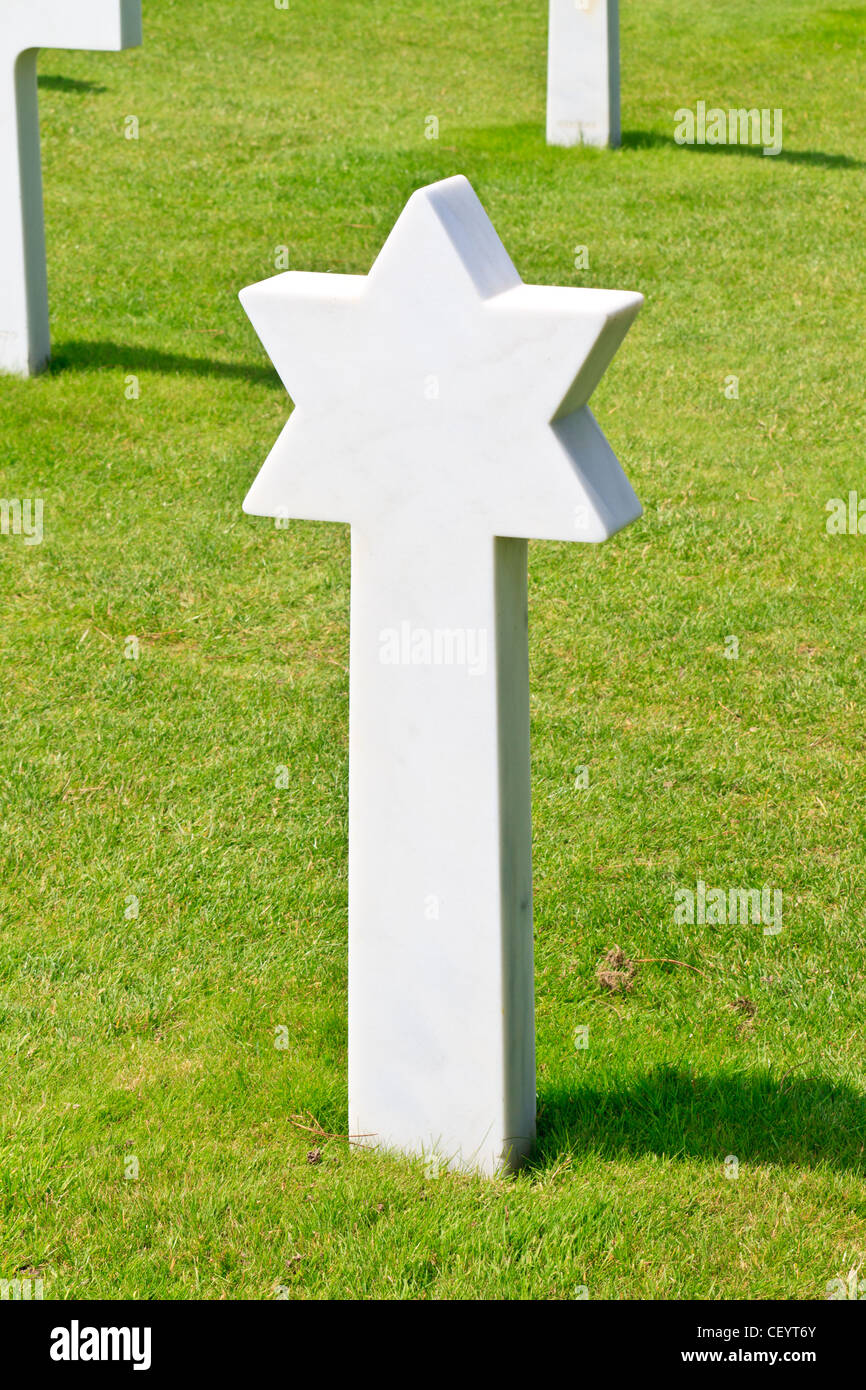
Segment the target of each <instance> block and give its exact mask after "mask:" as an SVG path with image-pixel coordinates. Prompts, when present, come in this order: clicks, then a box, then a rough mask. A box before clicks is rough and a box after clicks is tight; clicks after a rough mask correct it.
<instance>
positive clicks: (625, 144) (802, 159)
mask: <svg viewBox="0 0 866 1390" xmlns="http://www.w3.org/2000/svg"><path fill="white" fill-rule="evenodd" d="M622 148H623V149H624V150H654V149H674V150H677V151H679V152H680V153H681V154H683V155H686V156H688V155H695V154H696V155H707V156H713V157H715V156H724V155H735V156H744V157H745V158H747V159H749V158H751V159H763V160H766V162H767V163H772V162H774V161H779V162H780V163H782V164H811V165H813V166H815V167H816V168H823V169H866V161H864V160H862V159H854V158H853V157H852V156H851V155H847V154H826V153H824V152H823V151H822V150H786V149H785V148H784V147H783V148H782V149H781V150H780V151H779V153H778V154H773V155H765V154H764V151H763V148H762V146H761V145H698V144H694V145H678V144H677V142H676V140H675V139H674V137H673V135H662V134H661V132H660V131H657V130H624V131H623V133H622Z"/></svg>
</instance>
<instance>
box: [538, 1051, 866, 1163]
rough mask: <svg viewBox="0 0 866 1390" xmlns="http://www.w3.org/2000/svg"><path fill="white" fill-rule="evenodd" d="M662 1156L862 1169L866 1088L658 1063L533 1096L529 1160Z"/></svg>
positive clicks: (814, 1079)
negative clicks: (534, 1137)
mask: <svg viewBox="0 0 866 1390" xmlns="http://www.w3.org/2000/svg"><path fill="white" fill-rule="evenodd" d="M588 1150H589V1151H593V1152H596V1153H598V1154H599V1155H600V1156H602V1157H604V1158H615V1157H618V1156H621V1155H632V1156H638V1155H641V1154H658V1155H659V1156H664V1157H667V1158H703V1159H707V1158H711V1159H713V1160H715V1161H716V1162H718V1163H719V1164H720V1165H721V1164H723V1163H724V1161H725V1159H726V1157H727V1156H728V1155H729V1154H733V1155H735V1156H736V1157H737V1159H738V1160H739V1162H740V1165H741V1166H742V1165H744V1164H754V1163H783V1164H797V1165H799V1166H803V1167H809V1166H815V1165H817V1164H819V1163H827V1164H829V1165H830V1166H831V1167H833V1168H841V1169H848V1170H852V1169H857V1170H859V1171H861V1172H866V1096H864V1095H863V1094H862V1093H860V1092H858V1091H856V1090H855V1089H854V1088H853V1087H851V1086H847V1085H837V1084H834V1083H833V1082H831V1081H828V1080H827V1079H826V1078H824V1077H819V1076H800V1077H794V1076H787V1077H783V1078H781V1079H779V1080H774V1079H773V1078H772V1077H771V1076H768V1075H765V1074H758V1075H756V1074H754V1073H752V1074H744V1075H739V1076H734V1075H727V1076H726V1075H701V1074H699V1073H692V1072H688V1071H683V1070H678V1069H677V1068H676V1067H665V1066H661V1067H656V1068H654V1069H653V1070H652V1071H649V1072H647V1073H646V1074H645V1075H642V1076H638V1077H635V1078H633V1079H632V1080H630V1081H629V1082H628V1083H626V1084H625V1085H621V1086H617V1085H616V1083H613V1084H612V1085H611V1086H610V1088H605V1089H601V1088H598V1089H595V1088H592V1087H588V1086H587V1087H583V1086H575V1087H573V1088H571V1087H568V1088H567V1087H553V1088H551V1089H550V1090H549V1091H545V1092H542V1093H541V1095H540V1097H539V1113H538V1143H537V1146H536V1151H535V1156H534V1159H533V1165H532V1166H533V1167H540V1166H544V1165H545V1164H547V1163H553V1162H555V1161H556V1160H557V1159H558V1158H561V1157H562V1156H563V1154H565V1153H567V1152H570V1151H574V1152H582V1151H588Z"/></svg>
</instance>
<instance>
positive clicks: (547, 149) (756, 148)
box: [407, 122, 866, 177]
mask: <svg viewBox="0 0 866 1390" xmlns="http://www.w3.org/2000/svg"><path fill="white" fill-rule="evenodd" d="M451 138H452V139H453V141H454V142H455V143H454V144H453V145H451V144H445V143H443V145H442V147H441V150H434V151H433V152H432V155H431V158H437V157H438V158H439V159H440V161H441V163H442V166H443V167H445V166H446V165H447V160H446V159H445V158H444V156H445V155H446V154H451V155H452V156H453V155H455V154H456V155H462V154H466V155H481V156H484V155H487V156H495V157H496V158H497V159H500V160H502V159H509V158H511V159H520V160H524V159H529V158H531V159H533V160H534V161H535V162H536V163H537V162H538V161H539V160H542V159H543V160H546V161H548V162H549V163H550V164H551V166H552V167H558V166H559V165H561V164H562V163H563V162H570V163H571V164H574V163H575V162H579V161H581V160H592V159H604V158H607V156H608V155H609V154H610V151H608V150H602V149H597V148H596V147H595V146H594V145H571V146H568V147H566V146H562V145H548V144H546V143H545V138H544V128H543V125H540V124H537V123H535V122H523V123H521V124H519V125H501V126H458V127H457V128H456V129H455V130H454V131H453V132H452V136H451ZM622 149H623V150H676V152H677V153H678V154H681V155H683V156H684V157H688V156H689V155H706V156H708V157H712V156H714V155H736V156H741V157H742V156H744V157H746V158H751V159H755V158H757V159H763V160H766V161H767V162H768V163H770V162H772V161H773V160H780V161H781V162H782V163H783V164H807V165H812V166H813V167H814V168H823V169H866V161H864V160H862V159H855V158H854V157H853V156H851V155H847V154H824V153H822V151H820V150H786V149H784V148H783V149H782V150H780V151H779V153H778V154H777V155H765V154H764V150H763V146H761V145H678V144H677V142H676V140H675V139H674V137H673V135H672V134H671V135H664V134H662V133H661V132H660V131H657V130H624V131H623V134H622ZM408 157H409V152H407V158H408ZM451 163H452V164H453V159H452V160H451ZM434 177H435V175H434Z"/></svg>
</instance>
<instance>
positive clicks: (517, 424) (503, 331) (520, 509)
mask: <svg viewBox="0 0 866 1390" xmlns="http://www.w3.org/2000/svg"><path fill="white" fill-rule="evenodd" d="M240 298H241V302H242V303H243V306H244V308H245V310H246V312H247V314H248V315H249V317H250V319H251V321H252V323H253V326H254V328H255V329H256V332H257V333H258V335H259V337H260V338H261V340H262V343H263V345H264V347H265V349H266V351H267V352H268V353H269V355H270V357H271V360H272V361H273V363H274V365H275V367H276V368H277V371H278V372H279V374H280V377H281V378H282V380H283V383H284V384H285V387H286V389H287V391H288V392H289V394H290V395H291V397H292V399H293V401H294V402H295V409H294V411H293V413H292V415H291V417H290V419H289V422H288V424H287V425H286V426H285V428H284V430H283V432H282V434H281V435H280V438H279V439H278V441H277V443H276V444H275V446H274V448H273V449H272V451H271V453H270V455H269V457H268V459H267V460H266V462H265V464H264V466H263V467H262V470H261V472H260V473H259V475H258V477H257V478H256V480H255V482H254V483H253V486H252V488H251V489H250V491H249V494H248V495H247V498H246V500H245V502H244V510H245V511H247V512H252V513H253V514H255V515H258V516H284V517H296V518H299V519H307V520H320V521H343V522H351V523H353V524H358V525H362V526H364V525H370V526H373V527H376V528H381V527H382V526H383V524H384V525H386V526H391V525H394V524H397V525H400V524H401V523H409V522H411V523H413V524H416V525H417V524H418V523H419V522H421V523H423V524H424V525H425V526H429V527H431V528H433V527H435V528H443V527H445V528H447V527H452V528H453V527H454V526H455V525H456V524H459V525H460V526H461V527H463V528H464V529H469V530H475V531H478V532H483V533H486V534H488V535H495V536H516V537H521V538H523V537H527V538H528V537H537V538H539V539H549V540H582V541H600V540H604V539H605V538H606V537H607V536H610V535H612V534H613V532H614V531H617V530H619V528H620V527H622V526H625V525H626V524H627V523H628V522H630V521H633V520H635V518H636V517H638V516H640V514H641V507H640V503H639V502H638V500H637V498H636V497H635V495H634V493H633V491H632V489H631V486H630V484H629V482H628V480H627V478H626V477H625V474H624V473H623V471H622V469H621V468H620V466H619V463H618V462H617V460H616V458H615V456H614V454H613V452H612V451H611V449H610V447H609V445H608V444H607V441H606V440H605V438H604V436H603V435H602V433H601V431H600V429H599V428H598V425H597V424H596V422H595V419H594V417H593V415H592V413H591V412H590V410H589V408H588V406H587V401H588V400H589V398H590V395H591V394H592V392H593V390H594V389H595V387H596V385H597V384H598V382H599V380H600V379H601V377H602V375H603V373H604V370H605V368H606V367H607V364H608V362H609V361H610V360H611V358H612V357H613V355H614V353H615V352H616V350H617V348H618V347H619V344H620V343H621V342H622V339H623V337H624V336H625V333H626V331H627V330H628V327H629V325H630V324H631V322H632V320H633V318H634V317H635V315H636V313H637V311H638V309H639V308H640V305H641V303H642V302H643V299H642V296H641V295H639V294H632V293H619V292H614V291H608V290H594V289H576V288H568V289H564V288H556V287H547V286H540V285H524V284H523V282H522V281H521V279H520V276H519V275H518V273H517V271H516V270H515V268H514V265H513V264H512V262H511V260H510V258H509V256H508V253H507V251H506V250H505V248H504V246H503V245H502V242H501V241H500V240H499V237H498V236H497V234H496V231H495V229H494V227H493V225H492V223H491V222H490V219H489V218H488V216H487V214H486V213H485V211H484V209H483V207H482V206H481V203H480V202H479V200H478V198H477V197H476V195H475V192H474V190H473V189H472V187H471V185H470V184H469V182H468V181H467V180H466V179H465V178H463V177H462V176H458V177H456V178H450V179H445V180H444V181H443V182H441V183H435V184H431V185H430V186H429V187H427V188H421V189H419V190H418V191H417V192H416V193H413V195H412V197H411V198H410V199H409V202H408V203H407V205H406V207H405V209H404V210H403V213H402V214H401V216H400V218H399V219H398V221H397V223H396V225H395V227H394V229H393V231H392V232H391V235H390V236H389V237H388V240H387V242H386V243H385V246H384V247H383V249H382V251H381V253H380V255H379V256H378V258H377V260H376V262H375V264H374V266H373V268H372V270H371V271H370V274H369V275H366V276H365V275H336V274H334V275H332V274H311V273H308V272H303V271H288V272H286V273H285V274H283V275H278V276H275V277H273V278H272V279H270V280H265V281H263V282H262V283H260V284H257V285H252V286H251V287H250V288H248V289H245V290H243V291H242V292H241V296H240Z"/></svg>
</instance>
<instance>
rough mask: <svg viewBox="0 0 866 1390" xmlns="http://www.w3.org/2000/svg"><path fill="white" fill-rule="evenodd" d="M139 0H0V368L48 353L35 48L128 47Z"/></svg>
mask: <svg viewBox="0 0 866 1390" xmlns="http://www.w3.org/2000/svg"><path fill="white" fill-rule="evenodd" d="M139 43H141V0H0V68H2V75H0V372H12V373H14V374H15V375H16V376H29V375H31V373H33V372H38V371H40V370H41V369H42V368H43V367H44V366H45V364H46V363H47V361H48V357H49V355H50V352H51V338H50V334H49V328H48V279H47V274H46V269H45V226H44V219H43V213H42V161H41V158H40V151H39V104H38V99H37V88H36V58H37V54H38V51H39V49H40V48H98V49H119V48H132V47H133V46H134V45H136V44H139Z"/></svg>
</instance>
